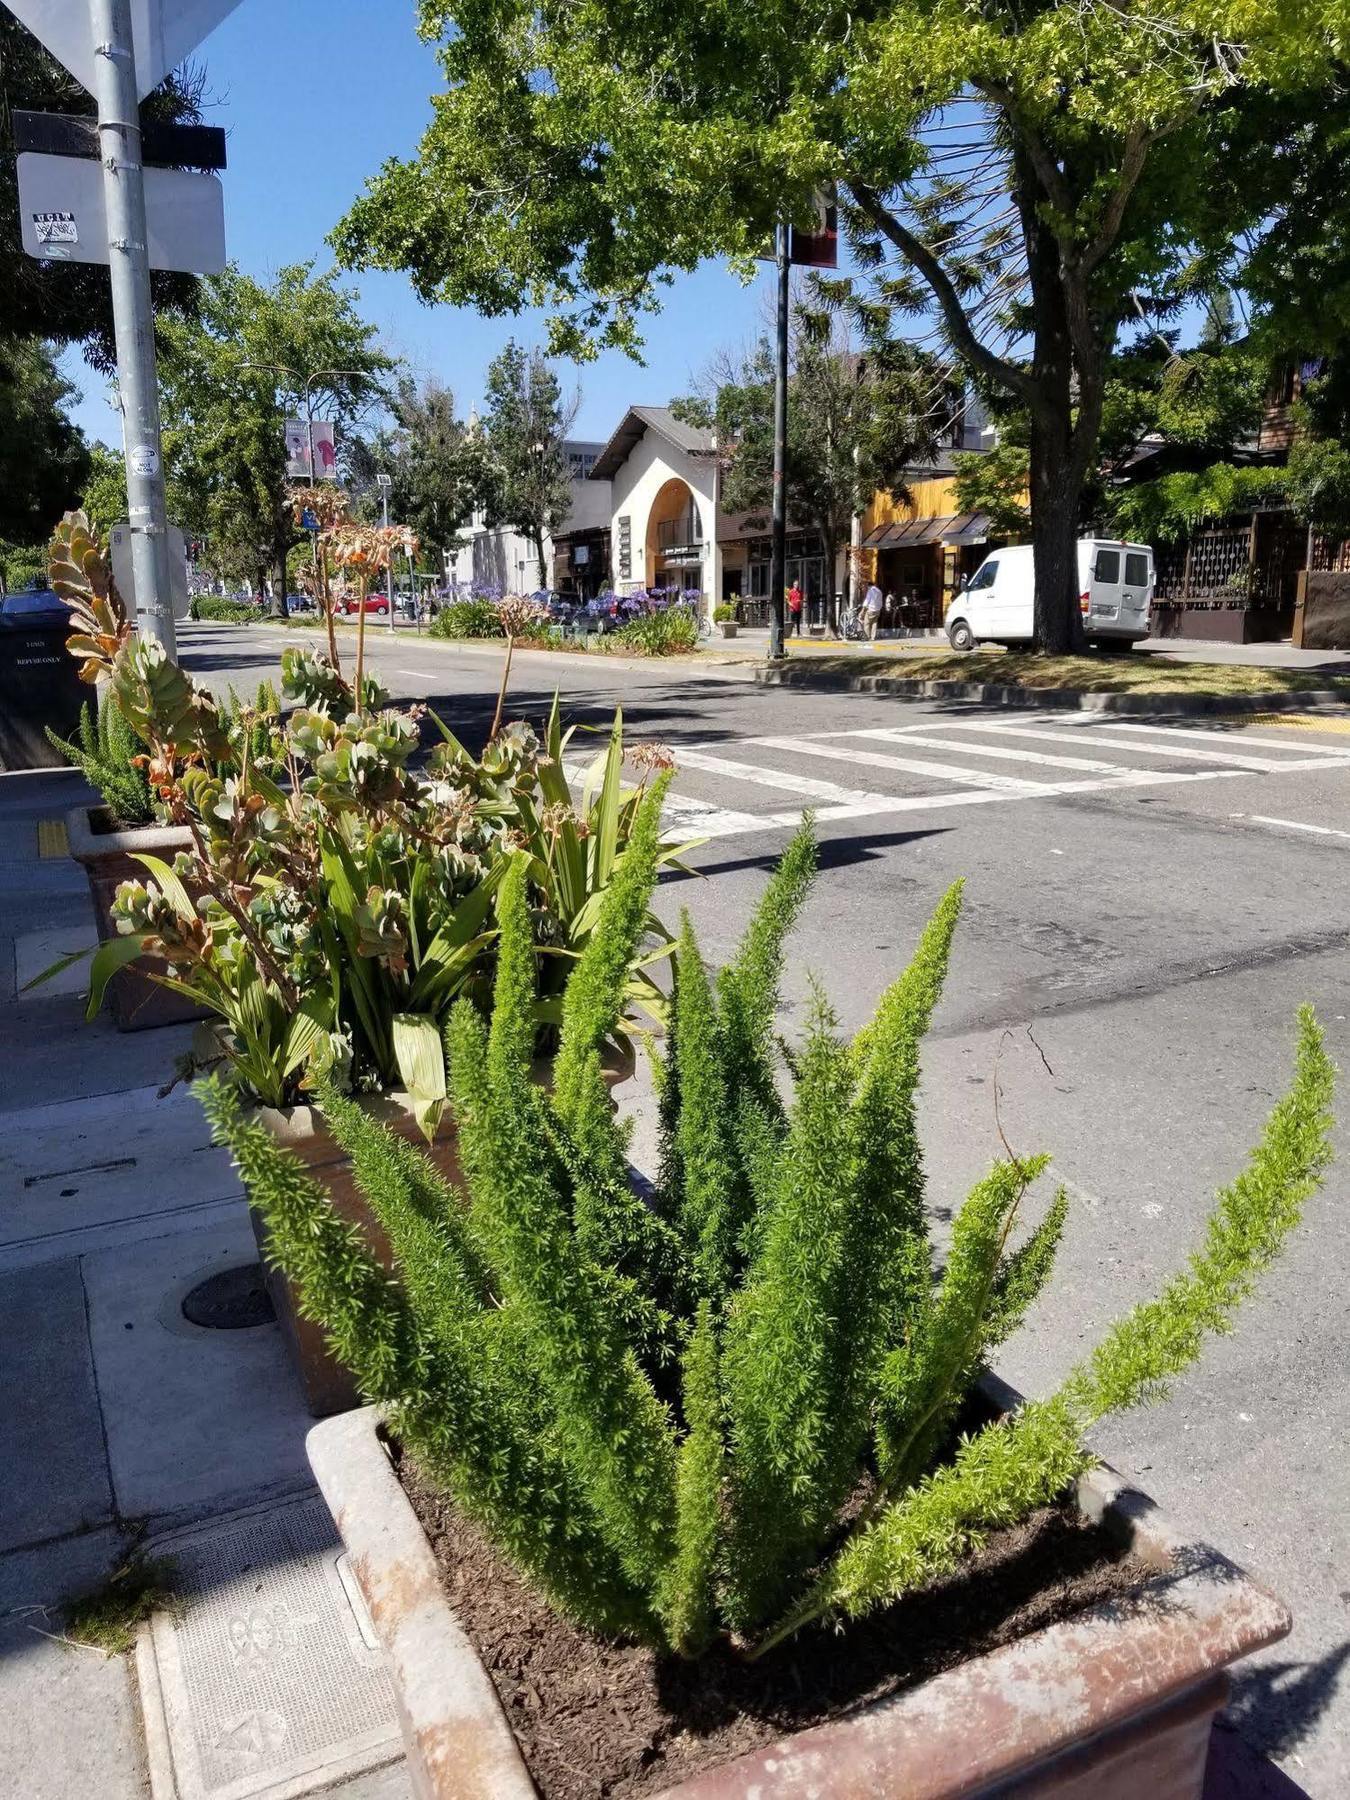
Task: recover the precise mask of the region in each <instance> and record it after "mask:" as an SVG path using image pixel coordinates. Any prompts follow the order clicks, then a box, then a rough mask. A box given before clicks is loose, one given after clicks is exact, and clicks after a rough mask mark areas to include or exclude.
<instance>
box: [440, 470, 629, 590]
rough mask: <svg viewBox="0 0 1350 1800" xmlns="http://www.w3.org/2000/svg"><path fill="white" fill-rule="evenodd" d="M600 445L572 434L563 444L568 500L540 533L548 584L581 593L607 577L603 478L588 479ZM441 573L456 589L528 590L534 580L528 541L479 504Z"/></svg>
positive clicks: (533, 557)
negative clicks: (551, 528)
mask: <svg viewBox="0 0 1350 1800" xmlns="http://www.w3.org/2000/svg"><path fill="white" fill-rule="evenodd" d="M603 448H604V446H603V445H602V444H598V443H591V442H587V441H586V440H584V439H572V438H569V439H568V440H567V442H566V443H565V444H564V445H563V451H564V454H565V455H566V457H567V467H568V477H569V482H570V486H571V490H572V504H571V508H570V510H569V512H568V515H567V518H566V520H565V521H564V522H563V525H562V526H561V527H560V529H559V530H558V531H557V532H556V533H554V534H553V535H552V536H549V537H546V538H545V539H544V565H545V570H546V574H547V578H548V583H549V585H552V586H554V587H557V588H559V589H560V590H561V591H563V592H573V593H579V594H580V595H581V596H582V597H589V596H590V595H591V594H595V593H598V592H599V591H600V589H601V588H602V587H604V586H605V585H607V582H608V578H609V577H608V568H607V566H606V557H607V553H608V529H609V492H608V488H607V486H606V485H605V484H603V483H595V482H592V481H591V480H590V479H589V477H590V475H591V470H592V468H593V466H594V464H595V459H596V457H597V456H598V455H599V453H600V451H601V450H602V449H603ZM578 552H580V554H579V555H578ZM445 573H446V581H447V583H448V585H449V586H450V587H451V588H452V589H454V590H456V591H462V592H467V590H468V589H469V588H471V587H491V588H499V589H500V590H501V591H502V593H515V594H520V593H526V594H528V593H533V592H534V590H535V589H536V588H537V587H538V585H539V568H538V559H537V557H536V555H535V549H534V545H533V544H532V543H531V542H530V540H529V539H528V538H527V537H525V536H523V535H522V534H521V533H520V532H518V531H515V530H513V529H512V528H511V527H510V526H509V525H489V524H488V522H487V517H486V515H485V514H484V513H483V512H482V511H481V510H480V511H477V512H475V513H474V515H473V518H472V519H471V521H470V522H469V525H468V528H467V530H466V532H465V534H464V540H463V542H462V543H461V544H460V546H459V548H458V549H457V550H455V551H452V552H450V553H449V554H448V555H447V557H446V566H445Z"/></svg>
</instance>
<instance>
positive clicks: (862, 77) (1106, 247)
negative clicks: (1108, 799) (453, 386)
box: [335, 0, 1345, 650]
mask: <svg viewBox="0 0 1350 1800" xmlns="http://www.w3.org/2000/svg"><path fill="white" fill-rule="evenodd" d="M421 22H422V28H423V30H424V32H425V33H426V34H427V35H428V36H429V37H431V38H433V39H434V38H440V39H441V40H442V41H441V48H440V52H439V54H440V56H441V59H442V64H443V66H444V68H445V71H446V74H447V77H448V81H449V91H448V92H447V93H446V94H444V95H442V96H440V97H438V100H437V105H436V115H435V118H434V120H433V122H432V124H431V125H430V127H429V129H428V130H427V132H426V135H425V136H424V138H423V140H422V144H421V150H420V154H419V156H418V158H417V159H416V160H415V161H412V162H407V163H391V164H388V165H386V167H385V169H384V170H383V171H382V173H381V174H380V175H379V176H378V177H377V178H376V179H375V180H374V181H373V182H372V184H371V186H370V189H369V191H368V192H367V194H366V195H365V196H364V197H362V198H361V199H360V200H358V202H357V203H356V205H355V206H354V207H353V209H352V211H351V212H350V213H349V214H348V216H347V218H346V220H345V221H344V222H343V224H342V225H341V226H340V227H339V229H338V233H337V236H336V240H335V241H336V242H337V244H338V246H339V250H340V253H341V254H342V255H343V256H344V257H345V258H347V259H349V260H351V261H353V262H361V263H365V264H370V265H374V266H379V267H384V268H400V269H408V270H409V271H410V272H411V274H412V276H413V280H414V283H415V285H416V286H417V289H418V291H419V292H420V293H421V294H422V295H423V296H424V297H426V298H429V299H430V298H434V299H444V300H449V301H452V302H457V303H460V304H472V305H476V306H478V307H480V308H481V309H483V310H484V311H486V312H488V313H495V314H500V313H504V312H511V311H514V310H516V309H517V308H519V307H520V306H521V305H523V304H526V303H539V302H541V301H543V302H551V303H553V304H555V305H556V306H557V307H558V309H559V311H558V316H557V318H556V321H555V326H554V331H553V340H552V341H553V345H554V348H555V349H573V350H585V349H587V348H593V347H594V345H595V344H596V343H600V344H618V345H621V346H624V347H627V348H630V349H631V348H633V347H634V345H635V342H636V337H637V332H636V324H637V319H638V316H639V314H640V313H641V311H642V309H643V308H644V307H650V306H653V305H655V303H656V298H655V297H656V295H657V294H658V293H659V286H660V283H661V281H662V280H664V279H668V278H669V276H670V273H671V271H673V270H676V269H691V268H693V267H694V266H696V265H697V264H698V263H699V262H700V261H701V260H703V259H704V258H706V257H710V256H718V255H722V256H731V257H733V258H739V259H742V260H743V261H744V260H746V259H749V258H751V257H753V256H754V255H755V254H756V253H757V252H758V251H759V250H760V249H761V247H762V246H763V244H764V242H765V241H766V240H767V238H768V236H769V234H770V231H771V230H772V228H773V226H774V224H775V221H776V220H777V219H778V218H780V217H781V216H783V215H784V214H786V215H787V216H789V217H792V218H801V217H805V216H807V214H808V212H809V209H810V206H811V202H812V197H813V195H814V193H815V192H816V191H817V190H818V188H819V187H820V185H821V184H822V183H823V182H826V181H834V182H836V183H837V184H838V191H839V194H840V199H841V202H842V203H843V209H844V223H845V227H846V229H847V231H848V233H849V236H850V239H851V242H852V246H853V250H854V254H855V256H856V257H857V258H858V259H859V260H860V261H861V262H862V263H864V264H865V265H867V266H868V267H869V268H870V269H871V270H872V271H873V273H874V275H875V277H876V279H877V282H878V288H879V291H880V293H881V294H882V295H883V297H884V298H886V299H887V300H888V301H889V302H890V303H892V304H895V305H900V306H903V307H907V308H910V309H911V310H912V311H913V312H914V313H915V314H916V315H919V316H921V317H923V318H924V319H925V320H926V321H927V324H928V326H929V328H930V329H933V330H935V331H936V332H937V333H938V334H939V336H941V337H942V338H945V341H946V343H947V345H948V347H949V349H950V350H951V351H952V352H954V353H955V354H956V355H957V356H959V357H960V358H961V360H962V361H963V363H964V364H965V366H966V367H967V368H968V369H969V370H970V371H971V372H972V373H973V374H975V375H977V376H978V377H980V378H981V379H983V380H984V381H985V382H987V383H988V384H989V386H990V387H992V388H994V389H997V390H998V391H999V392H1001V393H1005V394H1007V395H1008V396H1010V397H1011V398H1012V399H1014V400H1015V401H1017V402H1018V403H1020V404H1021V405H1022V406H1023V407H1024V408H1025V410H1026V412H1027V415H1028V422H1029V424H1028V429H1029V478H1030V487H1031V502H1032V539H1033V543H1034V545H1035V552H1036V587H1037V600H1036V606H1037V631H1038V638H1039V641H1040V642H1041V644H1042V645H1043V646H1045V647H1046V648H1048V649H1053V650H1060V649H1063V648H1065V647H1066V646H1067V645H1069V644H1070V643H1076V642H1080V641H1081V624H1080V621H1079V617H1078V608H1077V598H1076V585H1077V573H1076V569H1077V558H1076V551H1075V542H1074V540H1075V537H1076V534H1077V519H1078V511H1079V495H1080V493H1081V490H1082V487H1083V485H1084V482H1085V480H1086V479H1087V476H1088V473H1089V471H1090V470H1091V469H1092V468H1093V466H1094V463H1095V459H1096V454H1097V442H1098V434H1099V430H1100V427H1101V422H1102V410H1103V403H1104V397H1105V383H1106V369H1107V360H1108V358H1109V355H1110V353H1111V352H1112V350H1113V349H1114V347H1115V346H1116V344H1117V341H1118V340H1119V339H1120V337H1121V334H1122V331H1123V330H1125V331H1128V330H1130V329H1133V326H1132V325H1131V321H1135V322H1137V321H1138V314H1139V307H1140V304H1141V302H1140V298H1139V297H1140V296H1141V295H1142V296H1143V302H1142V304H1143V307H1144V311H1145V314H1146V316H1150V317H1151V318H1152V319H1154V320H1158V319H1166V318H1169V317H1171V316H1172V315H1174V314H1175V312H1176V310H1177V309H1178V308H1179V307H1180V306H1181V304H1182V303H1183V301H1184V299H1185V298H1186V296H1187V295H1189V294H1190V293H1192V292H1193V291H1195V289H1196V286H1197V284H1198V285H1200V286H1201V287H1203V286H1205V285H1208V284H1210V283H1211V282H1212V280H1213V278H1214V275H1215V273H1216V271H1218V270H1220V269H1227V270H1231V269H1232V268H1233V267H1234V266H1235V265H1237V264H1240V262H1241V260H1242V256H1243V254H1244V253H1245V251H1244V247H1245V244H1246V243H1247V242H1248V241H1249V239H1250V240H1252V241H1259V239H1260V238H1261V235H1262V233H1263V232H1266V231H1268V230H1269V229H1270V228H1271V223H1272V221H1274V220H1277V219H1278V216H1279V213H1280V210H1281V209H1280V202H1281V201H1282V199H1283V198H1284V197H1285V196H1286V195H1287V192H1288V180H1289V177H1288V172H1287V169H1286V168H1284V167H1283V166H1282V156H1283V153H1284V152H1285V151H1286V150H1289V151H1293V150H1296V149H1297V147H1298V144H1299V142H1300V133H1301V132H1302V131H1303V129H1304V126H1305V124H1306V121H1307V119H1308V117H1309V116H1310V113H1311V110H1312V107H1313V105H1314V103H1315V102H1316V101H1317V100H1318V99H1320V98H1323V97H1325V96H1326V95H1327V94H1329V93H1330V92H1331V91H1332V89H1333V86H1334V82H1335V78H1336V67H1337V63H1336V59H1337V57H1338V56H1340V55H1341V54H1342V53H1343V51H1344V47H1345V27H1344V15H1343V9H1342V6H1341V3H1340V0H1300V3H1299V4H1294V5H1291V4H1288V0H1156V4H1150V5H1148V6H1134V5H1114V4H1113V5H1108V4H1094V3H1093V0H1083V3H1082V4H1076V5H1064V4H1056V3H1051V0H989V4H986V5H982V6H979V7H971V6H968V5H966V4H965V3H964V0H877V3H876V4H875V5H874V6H872V7H869V8H867V9H865V10H864V12H863V13H862V14H861V15H859V14H857V13H855V12H853V11H845V10H841V8H840V7H839V6H838V5H837V4H836V0H801V3H800V4H797V5H794V6H791V7H763V6H757V7H746V6H743V5H740V4H733V0H658V3H657V4H655V5H653V6H651V7H647V8H645V9H640V10H639V11H638V12H636V13H634V12H633V10H632V9H631V8H627V7H622V8H621V7H619V6H618V5H616V4H613V3H612V0H593V4H591V5H589V6H585V7H564V8H556V9H550V10H547V11H545V12H544V13H543V14H540V13H539V11H538V9H537V8H536V7H535V6H534V5H533V4H532V0H503V3H502V4H501V5H498V6H493V7H491V8H477V7H474V8H469V7H465V6H462V5H457V4H454V3H453V0H427V3H426V4H424V5H423V7H422V9H421ZM452 25H453V30H452V29H451V27H452ZM1277 151H1279V152H1280V154H1277V153H1276V152H1277ZM1244 234H1246V235H1244Z"/></svg>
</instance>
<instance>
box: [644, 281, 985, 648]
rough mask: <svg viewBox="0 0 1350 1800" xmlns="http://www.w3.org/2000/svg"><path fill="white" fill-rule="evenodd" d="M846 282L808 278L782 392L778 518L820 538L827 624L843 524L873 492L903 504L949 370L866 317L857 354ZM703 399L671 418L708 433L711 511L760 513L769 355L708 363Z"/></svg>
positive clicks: (763, 350)
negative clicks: (715, 460)
mask: <svg viewBox="0 0 1350 1800" xmlns="http://www.w3.org/2000/svg"><path fill="white" fill-rule="evenodd" d="M853 298H854V296H853V293H852V289H851V287H850V285H849V284H847V283H842V284H841V283H832V282H824V281H822V280H820V279H818V278H814V277H813V278H810V279H809V280H808V282H807V284H806V288H805V291H804V293H803V294H802V295H801V296H799V298H798V300H797V302H796V304H795V306H794V309H793V314H792V331H791V335H790V340H789V351H790V356H791V362H790V368H789V378H788V379H789V391H788V444H787V462H786V479H787V511H788V517H789V518H790V519H794V520H798V521H800V522H802V523H807V522H809V523H810V524H812V525H813V526H814V527H815V528H816V530H817V531H818V532H819V534H820V540H821V545H822V547H823V549H824V552H825V569H826V580H827V582H828V583H829V586H830V623H831V629H832V630H835V631H837V630H838V628H839V621H838V618H837V616H836V613H835V603H834V591H833V590H834V571H835V569H836V567H837V566H838V561H839V558H840V556H841V555H842V554H843V553H844V552H845V551H846V550H847V548H848V545H849V543H850V540H851V538H852V535H853V522H854V520H855V519H856V518H858V517H859V516H860V514H862V513H863V512H864V511H865V510H866V508H867V504H868V502H869V501H870V500H871V498H872V496H873V495H874V494H875V493H876V492H877V491H878V489H882V490H885V491H888V492H890V493H892V494H894V495H897V496H901V497H903V495H904V493H905V476H906V473H907V471H908V470H910V469H911V468H912V467H913V465H914V464H916V463H918V462H920V461H922V460H924V459H925V458H927V457H930V456H931V455H932V454H933V453H934V451H935V450H936V447H937V442H938V438H939V436H940V427H941V426H942V425H943V423H950V411H951V407H952V405H953V399H954V397H953V395H952V391H951V381H950V371H949V370H947V369H944V368H943V367H941V366H940V365H938V364H937V363H936V361H935V359H933V358H931V357H930V358H922V357H920V356H918V355H917V354H916V353H915V352H914V350H913V349H912V348H911V347H910V346H909V345H906V344H904V343H901V342H900V341H898V340H897V339H895V338H893V337H892V336H891V335H890V334H889V331H888V330H887V329H886V324H887V322H886V321H885V320H877V319H876V318H875V317H873V318H872V319H871V331H870V333H869V336H868V338H867V340H866V347H865V348H864V349H861V350H860V349H859V348H858V347H857V344H856V342H855V339H854V336H853V333H852V331H851V329H850V311H851V307H852V301H853ZM706 385H707V386H708V387H709V389H710V391H709V392H708V393H706V394H704V395H702V396H697V397H693V398H688V399H684V400H679V401H676V402H675V405H674V411H675V412H676V413H677V414H678V415H679V416H681V417H683V418H686V419H688V420H689V421H690V422H691V423H694V424H700V425H704V426H707V427H710V428H711V429H713V430H714V431H715V432H716V433H717V442H718V447H719V454H720V456H721V459H722V465H723V480H722V503H723V505H724V506H725V507H726V508H727V510H728V511H729V512H737V513H756V512H763V511H765V510H766V509H767V508H768V507H769V506H770V505H771V503H772V498H773V358H772V353H771V350H770V346H769V343H768V341H767V340H766V339H762V340H761V341H760V342H759V343H758V344H757V345H756V346H755V348H754V350H753V351H752V352H751V353H750V355H749V356H748V357H746V358H744V359H743V360H742V361H741V362H740V363H737V362H736V361H735V360H733V359H727V358H723V359H721V360H720V361H719V362H717V363H715V364H714V366H713V370H712V372H711V376H710V380H709V382H708V383H707V384H706Z"/></svg>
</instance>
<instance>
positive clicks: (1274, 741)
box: [1096, 714, 1347, 762]
mask: <svg viewBox="0 0 1350 1800" xmlns="http://www.w3.org/2000/svg"><path fill="white" fill-rule="evenodd" d="M1294 716H1295V717H1301V716H1302V715H1299V714H1295V715H1294ZM1096 723H1097V725H1098V726H1099V727H1100V728H1101V729H1102V730H1104V731H1152V732H1156V733H1158V734H1159V735H1161V736H1164V737H1184V738H1194V737H1196V736H1198V735H1200V734H1203V735H1204V736H1205V737H1212V738H1218V739H1219V740H1220V742H1222V743H1227V742H1228V741H1229V740H1230V738H1231V736H1232V733H1233V731H1234V730H1239V731H1242V742H1243V743H1244V744H1255V745H1256V746H1257V747H1258V748H1259V749H1262V750H1297V751H1298V753H1299V755H1300V756H1301V755H1302V754H1303V753H1304V752H1305V751H1309V750H1315V751H1316V752H1317V754H1318V755H1319V756H1326V757H1330V758H1331V759H1332V760H1333V761H1334V762H1340V761H1343V760H1344V759H1345V757H1346V755H1347V752H1346V751H1344V750H1338V749H1337V748H1336V747H1335V745H1333V744H1307V743H1304V742H1303V740H1302V739H1300V740H1299V741H1298V742H1297V743H1295V744H1291V743H1290V742H1289V740H1288V739H1287V738H1272V737H1254V736H1253V735H1252V734H1251V732H1249V731H1245V730H1243V728H1242V727H1241V726H1237V727H1233V726H1230V727H1229V729H1228V730H1227V731H1224V730H1222V729H1221V728H1220V727H1219V726H1217V725H1193V726H1191V727H1190V728H1189V729H1187V728H1186V727H1185V726H1182V725H1135V724H1133V723H1129V724H1126V723H1118V722H1116V721H1115V720H1103V719H1099V720H1097V721H1096Z"/></svg>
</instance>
